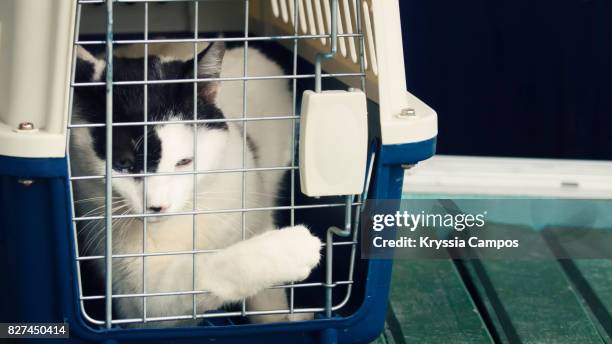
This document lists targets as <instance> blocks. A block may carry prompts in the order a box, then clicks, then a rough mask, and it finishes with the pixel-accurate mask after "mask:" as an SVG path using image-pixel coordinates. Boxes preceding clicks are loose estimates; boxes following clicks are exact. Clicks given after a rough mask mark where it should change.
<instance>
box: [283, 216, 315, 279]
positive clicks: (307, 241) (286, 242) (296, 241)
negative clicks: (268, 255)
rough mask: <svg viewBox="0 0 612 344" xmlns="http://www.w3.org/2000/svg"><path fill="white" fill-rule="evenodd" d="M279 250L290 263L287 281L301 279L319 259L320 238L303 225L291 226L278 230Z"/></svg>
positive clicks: (304, 277)
mask: <svg viewBox="0 0 612 344" xmlns="http://www.w3.org/2000/svg"><path fill="white" fill-rule="evenodd" d="M277 235H278V238H279V239H280V245H281V251H282V253H283V255H284V256H285V258H286V259H287V263H288V264H290V265H291V266H290V269H289V271H290V272H291V274H290V275H291V276H289V277H290V278H289V280H287V282H297V281H302V280H304V279H306V277H308V275H310V272H311V271H312V269H313V268H314V267H315V266H317V265H318V264H319V261H320V260H321V253H320V251H321V240H319V238H317V237H316V236H315V235H313V234H312V233H310V231H309V230H308V228H306V227H304V226H301V225H299V226H293V227H286V228H283V229H280V230H279V231H278V234H277Z"/></svg>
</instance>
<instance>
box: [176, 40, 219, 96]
mask: <svg viewBox="0 0 612 344" xmlns="http://www.w3.org/2000/svg"><path fill="white" fill-rule="evenodd" d="M223 55H225V43H223V42H213V43H211V44H210V45H209V46H208V47H206V49H204V50H203V51H202V52H200V53H199V54H198V56H197V68H198V73H197V77H198V79H206V78H218V77H219V76H220V75H221V64H222V63H223ZM186 63H187V64H188V65H187V68H188V73H191V74H188V75H186V77H187V78H193V59H192V60H190V61H187V62H186ZM218 90H219V81H203V82H199V83H198V95H199V96H200V98H202V99H203V100H204V101H206V102H208V103H214V101H215V98H216V97H217V91H218Z"/></svg>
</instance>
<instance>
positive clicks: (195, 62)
mask: <svg viewBox="0 0 612 344" xmlns="http://www.w3.org/2000/svg"><path fill="white" fill-rule="evenodd" d="M199 5H200V3H199V2H197V1H196V2H194V3H193V12H194V14H193V17H194V20H193V38H194V39H198V33H199V25H198V24H199V23H198V18H199V14H200V12H199V11H200V8H199ZM198 63H199V61H198V43H197V42H195V43H193V77H194V79H197V78H198ZM197 119H198V84H193V120H194V121H195V120H197ZM197 156H198V125H197V124H194V125H193V162H192V163H193V172H194V173H193V208H192V210H193V211H196V210H197V204H198V175H197V173H195V172H196V171H197V168H198V159H197ZM192 222H193V223H192V228H191V230H192V233H191V234H192V238H191V240H192V243H191V244H192V248H193V250H194V251H195V250H196V247H197V245H196V241H197V222H196V215H195V214H194V215H193V218H192ZM191 267H192V271H191V274H192V277H193V278H192V283H191V287H192V288H193V290H196V279H197V269H196V255H195V253H194V254H193V256H192V265H191ZM196 302H197V299H196V295H195V294H194V295H193V300H192V307H193V313H192V316H193V319H195V318H196V315H197V313H198V311H197V309H198V306H197V303H196Z"/></svg>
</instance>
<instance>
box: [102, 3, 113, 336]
mask: <svg viewBox="0 0 612 344" xmlns="http://www.w3.org/2000/svg"><path fill="white" fill-rule="evenodd" d="M106 21H107V22H106V185H105V187H106V190H105V195H104V196H105V201H106V207H105V208H104V213H105V217H106V226H105V231H106V245H105V252H106V264H105V266H106V276H105V291H106V300H105V309H106V314H105V316H106V328H111V326H112V321H113V300H112V295H113V259H112V254H113V219H112V211H113V197H112V196H113V184H112V183H113V180H112V178H111V175H112V171H113V43H112V40H113V0H107V1H106Z"/></svg>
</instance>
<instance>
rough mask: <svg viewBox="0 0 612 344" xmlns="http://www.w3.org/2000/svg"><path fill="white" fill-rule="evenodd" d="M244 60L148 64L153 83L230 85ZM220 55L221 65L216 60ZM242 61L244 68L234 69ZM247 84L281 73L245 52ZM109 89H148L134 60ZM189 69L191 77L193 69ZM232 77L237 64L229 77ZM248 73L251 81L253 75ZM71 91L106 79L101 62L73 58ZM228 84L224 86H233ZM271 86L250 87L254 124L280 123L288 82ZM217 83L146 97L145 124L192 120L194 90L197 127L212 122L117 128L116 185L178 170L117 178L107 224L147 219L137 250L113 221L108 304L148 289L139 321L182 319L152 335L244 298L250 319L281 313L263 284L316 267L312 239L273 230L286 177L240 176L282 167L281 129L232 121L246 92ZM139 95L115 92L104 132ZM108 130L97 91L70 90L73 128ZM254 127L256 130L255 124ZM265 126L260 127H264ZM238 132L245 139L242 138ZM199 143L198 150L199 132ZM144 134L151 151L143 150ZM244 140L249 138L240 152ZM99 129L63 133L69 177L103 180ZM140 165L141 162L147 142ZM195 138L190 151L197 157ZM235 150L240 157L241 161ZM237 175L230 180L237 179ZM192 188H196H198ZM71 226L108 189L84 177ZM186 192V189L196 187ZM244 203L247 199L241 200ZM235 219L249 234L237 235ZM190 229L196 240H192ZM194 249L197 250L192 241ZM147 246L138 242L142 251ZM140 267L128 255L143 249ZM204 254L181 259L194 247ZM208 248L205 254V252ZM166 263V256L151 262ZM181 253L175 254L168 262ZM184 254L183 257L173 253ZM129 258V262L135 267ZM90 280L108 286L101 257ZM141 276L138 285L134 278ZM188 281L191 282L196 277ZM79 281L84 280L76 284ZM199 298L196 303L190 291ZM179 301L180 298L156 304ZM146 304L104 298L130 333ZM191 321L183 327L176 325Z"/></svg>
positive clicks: (99, 238)
mask: <svg viewBox="0 0 612 344" xmlns="http://www.w3.org/2000/svg"><path fill="white" fill-rule="evenodd" d="M243 52H244V50H242V49H228V50H227V52H226V48H225V45H224V44H223V43H222V42H215V43H211V44H209V45H208V46H207V47H206V48H205V49H203V50H201V51H199V53H198V54H197V56H196V57H194V58H195V59H196V61H195V63H194V60H193V58H192V59H188V60H185V59H181V58H178V57H177V58H172V57H169V56H162V55H161V54H159V55H149V57H148V65H147V70H148V73H147V77H148V80H163V79H193V77H194V74H197V77H198V78H200V79H202V78H218V77H220V76H221V77H225V76H227V75H228V73H229V74H232V73H238V71H240V72H241V68H242V59H241V54H242V53H243ZM224 57H226V58H224ZM239 57H240V58H239ZM248 62H249V69H250V72H249V75H253V73H255V74H256V73H266V74H268V75H279V74H282V71H281V70H280V67H279V66H278V65H276V64H275V63H274V62H272V61H271V60H269V59H267V58H265V57H264V55H263V54H261V52H258V51H257V50H256V49H252V48H249V60H248ZM113 65H114V68H113V74H114V81H130V80H133V81H136V80H138V81H141V80H143V79H144V68H143V67H144V61H143V59H142V57H136V58H135V57H121V56H119V54H118V55H117V56H115V57H114V63H113ZM194 66H195V67H196V69H197V70H196V71H194ZM238 66H239V67H238ZM251 72H252V73H251ZM75 73H76V76H75V81H76V82H77V83H87V82H100V81H104V80H105V75H106V63H105V60H104V59H102V58H99V57H96V56H94V55H93V54H91V53H90V52H89V51H87V50H86V49H84V48H82V47H78V48H77V61H76V71H75ZM228 84H231V82H228ZM267 85H268V86H267V87H264V86H262V85H257V82H255V81H253V82H251V81H249V87H248V89H247V92H246V93H247V105H248V107H249V110H248V113H249V114H254V116H255V117H261V116H272V115H276V116H278V115H281V114H284V115H286V114H288V113H289V111H290V108H289V106H291V105H290V104H291V94H290V92H288V88H287V87H286V81H283V80H275V81H273V82H270V81H268V84H267ZM225 86H226V85H225V84H223V85H220V83H219V82H217V81H206V82H199V83H198V86H197V88H196V90H195V92H194V86H193V83H190V82H186V83H159V84H151V85H149V86H148V101H147V107H148V110H147V113H148V118H147V119H148V121H150V122H161V121H174V122H176V121H181V120H191V119H193V108H194V104H193V103H194V94H195V93H197V118H198V119H201V120H211V122H208V123H204V124H198V125H197V126H196V128H197V129H194V124H182V123H179V124H163V123H156V124H155V125H149V126H148V130H147V132H146V134H145V129H144V127H143V126H142V125H125V126H115V127H114V128H113V161H112V164H113V174H114V175H115V176H121V175H125V174H142V173H144V171H143V169H144V164H145V159H146V163H147V172H148V173H166V172H178V173H184V174H182V175H160V176H152V177H147V178H146V191H147V192H146V200H143V196H144V195H143V190H144V184H145V182H144V179H143V177H142V176H135V177H134V176H128V177H122V178H114V179H113V185H112V187H113V213H114V214H116V215H125V214H140V213H143V212H145V213H147V214H148V217H147V230H146V239H144V240H143V237H144V235H143V231H144V228H143V220H142V219H140V218H134V217H126V218H121V219H115V220H114V221H113V233H112V234H113V254H117V255H125V257H122V258H114V259H113V294H114V295H118V294H137V295H138V294H141V293H142V292H143V290H144V289H143V287H144V286H143V280H144V282H145V284H146V290H145V291H146V293H157V294H156V295H155V296H149V297H147V299H146V316H147V320H148V321H155V320H163V318H164V317H174V318H177V319H173V320H170V321H168V320H166V321H163V322H161V323H157V324H156V326H179V325H195V324H197V323H198V321H197V320H195V319H193V317H192V315H193V312H194V305H195V307H196V310H195V312H197V314H202V313H205V312H207V311H212V310H216V309H219V308H221V307H223V306H225V305H228V304H231V303H237V302H240V301H241V300H242V299H246V300H247V303H246V309H247V310H248V311H270V310H272V311H273V310H283V309H285V310H286V309H288V306H287V296H286V293H285V291H284V289H282V288H272V289H269V288H270V287H272V286H275V285H278V284H283V283H287V282H298V281H302V280H304V279H306V278H307V277H308V275H309V274H310V272H311V271H312V269H313V268H314V267H315V266H316V265H318V263H319V260H320V248H321V241H320V240H319V239H318V238H317V237H316V236H314V235H312V234H311V233H310V231H309V230H308V229H307V228H306V227H304V226H299V225H298V226H294V227H290V228H283V229H280V230H276V228H275V226H274V222H273V215H272V211H271V210H269V209H270V208H271V207H273V206H275V205H276V201H277V195H278V192H279V187H280V186H279V184H280V178H281V176H282V171H261V170H256V171H253V172H248V173H246V174H245V176H244V177H243V173H241V172H240V170H241V169H242V166H243V164H244V165H245V166H246V167H248V168H258V167H274V166H287V165H288V164H289V158H290V156H291V148H290V141H289V139H288V138H290V137H291V130H292V129H293V128H292V126H291V125H290V122H289V121H280V120H279V121H276V120H272V121H270V120H266V121H252V122H251V121H249V122H245V123H246V124H244V123H242V121H232V120H231V119H236V118H238V117H241V116H242V99H243V88H242V81H237V82H233V84H232V85H228V87H225ZM143 93H144V87H143V86H142V85H115V86H114V88H113V121H114V122H115V123H121V122H123V123H127V122H142V121H143V120H144V112H143V111H144V110H143V107H144V94H143ZM104 122H105V90H104V87H100V86H78V87H75V91H74V109H73V115H72V123H73V124H79V123H81V124H83V123H104ZM260 123H261V124H260ZM263 123H268V126H267V127H266V126H264V125H263ZM244 130H246V133H245V132H244ZM195 132H197V139H196V140H194V133H195ZM145 135H146V140H145ZM245 137H246V139H247V141H246V142H244V138H245ZM105 141H106V136H105V128H104V127H95V128H73V129H72V130H71V135H70V146H69V149H70V156H71V171H72V175H73V176H91V175H94V176H95V175H103V174H104V171H105V159H106V151H105ZM145 141H146V145H147V151H148V152H147V156H146V157H145V156H144V145H145ZM194 141H197V143H196V146H195V149H194ZM243 148H245V149H244V150H243ZM243 160H244V161H243ZM194 164H197V165H196V166H195V168H196V170H197V171H209V170H217V171H219V170H228V171H234V172H233V173H229V172H224V173H203V174H198V175H197V177H196V178H195V179H196V180H195V183H194V176H193V175H192V174H189V173H188V172H190V171H193V169H194ZM236 170H237V171H236ZM194 186H195V187H194ZM73 188H74V198H75V211H76V216H100V215H102V214H103V211H104V188H105V187H104V180H103V179H85V180H78V181H75V182H74V183H73ZM194 189H195V190H194ZM194 192H197V197H196V206H195V209H196V210H197V211H208V210H211V211H214V210H220V209H226V210H227V209H241V208H251V209H252V208H264V209H268V210H266V211H258V210H254V211H249V212H246V213H244V215H243V213H242V212H240V211H235V212H227V211H226V212H222V213H205V214H199V215H196V216H195V217H194V216H193V215H191V214H188V215H184V216H164V214H168V213H175V212H189V211H192V210H193V209H194V203H193V198H194ZM243 192H244V197H243ZM243 221H245V222H244V228H245V231H244V233H243ZM194 226H195V229H194ZM77 231H78V242H79V251H80V255H85V256H96V255H97V256H100V255H102V254H103V253H104V221H103V220H91V221H80V222H79V224H78V226H77ZM194 239H195V242H194ZM143 241H144V242H143ZM145 244H146V253H147V254H148V256H146V258H144V261H145V262H144V264H145V267H143V258H142V257H134V256H133V255H134V254H139V253H142V252H143V251H144V250H145V247H144V246H145ZM194 248H195V249H196V250H198V251H199V252H201V253H198V254H196V255H195V257H196V258H195V261H194V255H193V254H191V253H184V252H185V251H191V250H193V249H194ZM209 250H211V251H212V252H209ZM164 252H165V253H168V252H174V253H175V254H172V255H158V254H159V253H164ZM177 252H178V253H177ZM181 252H183V253H182V254H181ZM130 255H132V256H130ZM91 262H92V263H93V270H94V271H95V272H96V274H97V277H98V278H102V277H103V276H104V271H105V269H104V260H103V259H96V260H92V261H91ZM143 268H144V270H146V274H145V275H144V278H143ZM194 273H195V275H194ZM82 277H83V278H87V276H82ZM194 289H195V290H198V291H200V290H204V291H206V293H199V294H196V295H195V296H194V294H190V293H189V292H190V291H192V290H194ZM176 291H180V292H183V294H182V295H171V296H168V295H163V293H171V292H176ZM144 307H145V305H144V302H143V298H142V297H139V296H136V297H119V298H115V299H114V300H113V309H114V316H116V317H117V318H118V319H123V320H126V321H125V323H130V324H131V325H129V326H143V325H142V324H140V325H139V324H138V322H139V321H142V316H143V312H144V311H145V309H144ZM309 317H310V315H298V314H294V315H291V316H290V315H288V314H280V313H277V314H268V315H255V316H251V317H249V320H250V321H251V322H254V323H263V322H276V321H286V320H302V319H308V318H309ZM181 319H186V320H184V321H183V320H181Z"/></svg>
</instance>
